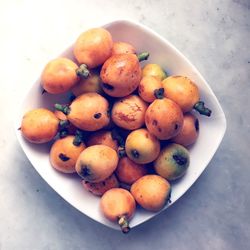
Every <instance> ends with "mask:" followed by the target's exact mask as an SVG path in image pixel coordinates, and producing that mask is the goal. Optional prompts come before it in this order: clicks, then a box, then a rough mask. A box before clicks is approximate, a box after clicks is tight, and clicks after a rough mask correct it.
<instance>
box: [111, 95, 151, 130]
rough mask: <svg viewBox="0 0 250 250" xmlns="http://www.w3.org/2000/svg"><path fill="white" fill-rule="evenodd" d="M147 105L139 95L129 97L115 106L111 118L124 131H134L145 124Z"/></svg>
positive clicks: (117, 102)
mask: <svg viewBox="0 0 250 250" xmlns="http://www.w3.org/2000/svg"><path fill="white" fill-rule="evenodd" d="M147 107H148V105H147V103H146V102H144V101H143V100H142V99H141V98H140V97H139V96H137V95H129V96H126V97H124V98H122V99H120V100H118V101H116V102H115V103H114V105H113V108H112V112H111V117H112V120H113V122H114V123H115V124H116V125H117V126H119V127H121V128H124V129H127V130H134V129H138V128H140V127H142V126H143V125H144V123H145V113H146V110H147Z"/></svg>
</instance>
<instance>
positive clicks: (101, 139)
mask: <svg viewBox="0 0 250 250" xmlns="http://www.w3.org/2000/svg"><path fill="white" fill-rule="evenodd" d="M93 145H106V146H108V147H111V148H112V149H114V150H115V151H117V149H118V142H117V140H115V139H113V138H112V134H111V131H107V130H104V131H97V132H96V133H94V134H92V135H90V137H89V138H88V141H87V146H88V147H89V146H93Z"/></svg>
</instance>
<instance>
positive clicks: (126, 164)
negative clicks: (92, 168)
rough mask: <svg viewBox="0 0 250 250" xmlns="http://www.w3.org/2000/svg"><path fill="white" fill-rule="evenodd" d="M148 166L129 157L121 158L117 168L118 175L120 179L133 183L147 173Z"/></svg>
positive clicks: (126, 182) (129, 183)
mask: <svg viewBox="0 0 250 250" xmlns="http://www.w3.org/2000/svg"><path fill="white" fill-rule="evenodd" d="M147 172H148V171H147V168H146V166H145V165H140V164H137V163H135V162H133V161H132V160H130V159H129V158H128V157H123V158H121V159H120V160H119V163H118V166H117V168H116V171H115V173H116V176H117V177H118V179H119V181H121V182H123V183H125V184H128V185H131V184H133V183H134V182H135V181H137V180H138V179H139V178H141V177H142V176H144V175H146V174H147Z"/></svg>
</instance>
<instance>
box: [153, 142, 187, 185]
mask: <svg viewBox="0 0 250 250" xmlns="http://www.w3.org/2000/svg"><path fill="white" fill-rule="evenodd" d="M189 164H190V157H189V152H188V150H187V149H186V148H184V147H183V146H182V145H179V144H175V143H171V144H169V145H168V146H166V147H165V148H163V149H162V150H161V153H160V155H159V156H158V158H157V159H156V161H155V162H154V168H155V171H156V173H157V174H159V175H160V176H162V177H163V178H165V179H167V180H169V181H173V180H176V179H178V178H180V177H182V176H183V175H184V174H185V173H186V171H187V169H188V167H189Z"/></svg>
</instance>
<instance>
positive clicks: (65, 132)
mask: <svg viewBox="0 0 250 250" xmlns="http://www.w3.org/2000/svg"><path fill="white" fill-rule="evenodd" d="M67 135H68V130H67V129H63V130H61V131H59V137H60V138H64V137H66V136H67Z"/></svg>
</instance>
